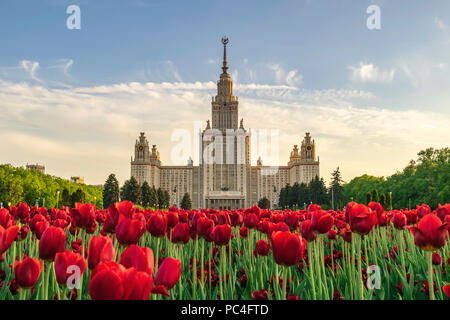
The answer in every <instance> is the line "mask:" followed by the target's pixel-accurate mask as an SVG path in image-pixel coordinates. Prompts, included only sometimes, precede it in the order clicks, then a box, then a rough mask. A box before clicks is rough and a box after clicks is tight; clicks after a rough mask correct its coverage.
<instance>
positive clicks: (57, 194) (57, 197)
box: [56, 190, 59, 209]
mask: <svg viewBox="0 0 450 320" xmlns="http://www.w3.org/2000/svg"><path fill="white" fill-rule="evenodd" d="M56 208H58V209H59V190H58V191H56Z"/></svg>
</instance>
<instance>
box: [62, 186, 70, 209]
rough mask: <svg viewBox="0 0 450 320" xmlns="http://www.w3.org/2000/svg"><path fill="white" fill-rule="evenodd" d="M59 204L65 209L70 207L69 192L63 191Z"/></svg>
mask: <svg viewBox="0 0 450 320" xmlns="http://www.w3.org/2000/svg"><path fill="white" fill-rule="evenodd" d="M61 203H62V205H63V206H65V207H70V205H71V200H70V192H69V190H68V189H67V188H64V189H63V192H62V194H61Z"/></svg>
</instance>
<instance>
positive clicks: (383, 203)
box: [380, 193, 387, 209]
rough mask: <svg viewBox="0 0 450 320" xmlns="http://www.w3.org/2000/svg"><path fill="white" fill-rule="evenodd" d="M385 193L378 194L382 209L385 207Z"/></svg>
mask: <svg viewBox="0 0 450 320" xmlns="http://www.w3.org/2000/svg"><path fill="white" fill-rule="evenodd" d="M386 202H387V201H386V193H382V194H381V196H380V204H381V206H382V207H383V209H386V208H387V207H386Z"/></svg>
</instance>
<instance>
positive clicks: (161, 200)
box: [156, 188, 165, 209]
mask: <svg viewBox="0 0 450 320" xmlns="http://www.w3.org/2000/svg"><path fill="white" fill-rule="evenodd" d="M156 195H157V196H158V208H159V209H162V208H164V204H165V203H164V191H163V189H161V188H158V189H157V190H156Z"/></svg>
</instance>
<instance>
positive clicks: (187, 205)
mask: <svg viewBox="0 0 450 320" xmlns="http://www.w3.org/2000/svg"><path fill="white" fill-rule="evenodd" d="M181 209H183V210H191V209H192V200H191V197H190V196H189V193H187V192H186V193H185V194H184V196H183V199H181Z"/></svg>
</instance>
